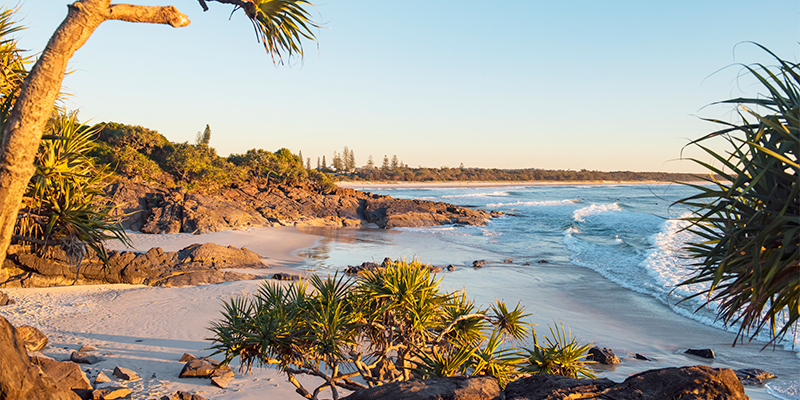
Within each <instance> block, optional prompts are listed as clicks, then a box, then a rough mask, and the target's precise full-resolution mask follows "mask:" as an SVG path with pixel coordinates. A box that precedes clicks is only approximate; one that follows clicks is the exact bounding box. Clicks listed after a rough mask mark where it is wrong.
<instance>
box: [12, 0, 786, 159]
mask: <svg viewBox="0 0 800 400" xmlns="http://www.w3.org/2000/svg"><path fill="white" fill-rule="evenodd" d="M175 1H176V2H175V3H172V4H173V5H175V6H176V7H178V9H180V10H181V11H182V12H183V13H185V14H186V15H187V16H188V17H189V19H190V20H191V21H192V23H191V24H190V25H189V26H188V27H184V28H172V27H169V26H161V25H149V24H133V23H127V22H120V21H107V22H104V23H103V24H102V25H101V26H100V27H99V28H98V29H97V30H96V31H95V32H94V34H93V35H92V37H91V38H90V39H89V40H88V41H87V43H86V44H85V45H84V46H83V47H82V48H81V49H79V50H78V51H77V52H76V54H75V55H74V56H73V58H72V60H71V62H70V73H69V75H68V76H67V77H66V78H65V80H64V88H63V90H64V91H65V92H67V93H69V97H68V98H67V100H66V101H65V102H64V105H65V106H66V107H67V108H69V109H72V110H79V116H80V118H81V119H82V120H84V121H86V120H88V121H90V122H102V121H114V122H120V123H126V124H132V125H141V126H144V127H147V128H150V129H154V130H157V131H158V132H160V133H161V134H163V135H164V136H166V137H167V138H168V139H169V140H171V141H174V142H183V141H190V142H191V141H194V140H195V136H196V134H197V133H198V132H200V131H202V130H203V129H204V128H205V126H206V124H208V125H209V126H210V128H211V131H212V136H211V142H210V144H211V146H212V147H214V148H216V149H217V151H218V153H219V154H221V155H228V154H230V153H244V152H245V151H247V150H248V149H251V148H263V149H265V150H270V151H275V150H277V149H279V148H282V147H285V148H288V149H290V150H291V151H292V152H294V153H297V152H298V151H302V153H303V155H304V157H310V158H311V159H312V162H311V163H312V166H315V165H316V159H317V157H322V156H323V155H324V156H326V158H327V160H328V162H330V161H331V160H332V157H333V152H334V151H339V152H341V151H342V148H343V147H344V146H348V147H349V148H351V149H352V150H353V152H354V154H355V158H356V163H357V164H358V165H364V164H366V162H367V157H368V156H369V155H372V156H373V157H374V159H375V161H376V163H380V160H382V159H383V156H384V155H388V157H389V158H391V157H392V156H393V155H397V156H398V158H399V159H400V160H401V161H403V162H404V163H405V164H407V165H409V166H411V167H416V166H427V167H441V166H450V167H456V166H459V164H461V163H463V164H464V165H465V166H467V167H483V168H544V169H565V170H566V169H572V170H580V169H589V170H603V171H615V170H632V171H667V172H695V171H700V170H701V169H700V168H699V167H697V166H696V165H695V164H693V163H692V162H690V161H685V160H684V161H679V160H677V159H678V158H679V157H680V156H681V154H682V153H681V151H682V148H683V146H684V145H685V144H686V143H687V142H688V141H689V140H690V139H693V138H697V137H700V136H702V135H704V134H705V133H708V132H710V131H712V130H713V129H714V128H715V126H714V125H713V124H710V123H708V122H705V121H702V120H701V119H700V117H705V118H717V119H723V120H734V119H735V113H734V112H733V111H732V108H731V107H730V106H712V107H705V106H707V105H708V104H710V103H713V102H715V101H719V100H724V99H727V98H731V97H738V96H742V95H749V96H754V95H757V94H758V87H757V85H755V84H754V83H753V82H752V81H751V80H748V79H747V78H745V77H741V75H742V68H741V67H739V66H737V65H736V64H737V63H745V64H750V63H754V62H760V63H765V64H769V63H771V62H773V60H772V59H771V58H770V57H769V56H768V55H767V54H765V53H764V52H763V51H761V50H760V49H758V48H756V46H753V45H751V44H747V43H744V42H747V41H753V42H758V43H760V44H762V45H764V46H766V47H768V48H769V49H771V50H772V51H773V52H775V53H776V54H778V55H779V56H781V57H782V58H784V59H787V60H791V61H795V62H796V61H798V59H800V44H798V41H800V1H797V0H762V1H752V0H749V1H739V0H724V1H722V0H704V1H671V2H666V1H596V0H591V1H590V0H586V1H578V0H564V1H538V0H516V1H515V0H508V1H503V2H500V1H493V2H487V1H480V2H479V1H474V0H462V1H458V2H456V1H451V0H436V1H430V0H427V1H425V0H406V1H387V0H340V1H336V0H319V1H315V2H314V8H313V9H312V11H311V13H312V15H313V16H314V18H315V20H316V21H317V22H318V23H319V24H320V25H321V26H322V27H321V29H319V30H317V31H315V33H316V37H317V41H316V42H305V45H304V48H305V56H304V57H303V59H302V60H297V59H293V60H287V62H285V63H284V65H277V66H276V65H274V64H273V62H272V59H271V57H270V56H268V55H267V54H266V53H265V51H264V49H263V47H262V45H261V44H259V43H258V41H257V39H256V36H255V33H254V31H253V28H252V26H251V25H250V23H249V22H248V20H247V18H246V17H245V15H244V14H243V13H242V12H241V11H237V12H235V13H233V14H232V15H231V10H232V8H231V7H230V6H228V5H224V4H219V3H214V2H209V3H208V4H209V7H210V10H209V11H208V12H203V11H202V9H201V7H200V5H199V4H198V2H197V1H195V0H175ZM130 2H131V3H134V4H142V5H169V4H170V3H168V2H166V1H165V0H164V1H159V0H130ZM69 3H71V1H63V0H46V1H44V0H22V2H21V3H19V8H20V13H19V15H21V22H22V23H23V24H24V25H27V26H28V27H29V28H28V29H26V30H25V31H23V32H22V33H21V34H20V35H19V37H20V46H21V47H22V48H24V49H28V50H30V51H31V54H35V53H37V52H39V51H41V50H42V49H43V48H44V46H45V44H46V43H47V40H48V39H49V37H50V35H51V34H52V33H53V31H54V30H55V29H56V27H57V26H58V25H59V24H60V22H61V21H62V20H63V19H64V17H65V16H66V13H67V4H69ZM719 149H720V150H721V149H723V147H719ZM683 156H684V157H687V156H695V157H701V158H703V156H702V154H700V153H699V152H698V151H696V150H693V149H687V150H684V151H683Z"/></svg>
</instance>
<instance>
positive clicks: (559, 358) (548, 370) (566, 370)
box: [522, 324, 597, 379]
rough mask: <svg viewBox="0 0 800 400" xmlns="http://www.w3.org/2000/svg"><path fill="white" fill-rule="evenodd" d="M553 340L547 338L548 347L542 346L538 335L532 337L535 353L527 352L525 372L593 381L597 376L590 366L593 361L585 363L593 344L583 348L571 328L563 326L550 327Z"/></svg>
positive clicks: (530, 350)
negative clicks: (588, 365)
mask: <svg viewBox="0 0 800 400" xmlns="http://www.w3.org/2000/svg"><path fill="white" fill-rule="evenodd" d="M548 328H549V330H550V336H545V337H544V339H545V342H546V343H545V345H544V346H541V345H539V340H538V338H537V337H536V332H535V331H534V333H533V349H525V350H527V352H528V356H527V357H526V359H525V363H526V364H527V365H525V367H524V368H523V369H522V370H523V371H524V372H528V373H531V374H549V375H561V376H566V377H569V378H580V377H584V378H591V379H595V378H597V376H596V375H595V374H594V373H593V372H592V370H591V369H589V368H588V367H586V365H587V364H589V363H593V362H594V361H588V360H586V356H587V355H588V352H589V349H591V348H592V345H593V344H594V343H588V344H584V345H582V344H581V343H580V341H578V339H577V338H576V337H574V336H572V331H571V330H569V328H564V324H559V325H555V326H549V327H548Z"/></svg>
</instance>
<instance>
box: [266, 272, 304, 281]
mask: <svg viewBox="0 0 800 400" xmlns="http://www.w3.org/2000/svg"><path fill="white" fill-rule="evenodd" d="M272 279H275V280H279V281H299V280H300V275H294V274H288V273H285V272H278V273H277V274H273V275H272Z"/></svg>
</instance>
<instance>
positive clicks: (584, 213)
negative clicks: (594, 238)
mask: <svg viewBox="0 0 800 400" xmlns="http://www.w3.org/2000/svg"><path fill="white" fill-rule="evenodd" d="M610 211H622V207H620V206H619V205H618V204H617V203H611V204H600V205H597V204H592V205H590V206H586V207H583V208H579V209H577V210H575V212H574V213H572V218H573V219H574V220H575V221H576V222H584V221H586V218H587V217H590V216H592V215H597V214H602V213H605V212H610Z"/></svg>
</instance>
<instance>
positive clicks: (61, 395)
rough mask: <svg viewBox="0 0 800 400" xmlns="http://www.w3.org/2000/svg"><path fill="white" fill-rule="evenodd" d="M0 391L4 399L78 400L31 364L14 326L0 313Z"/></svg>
mask: <svg viewBox="0 0 800 400" xmlns="http://www.w3.org/2000/svg"><path fill="white" fill-rule="evenodd" d="M0 366H2V368H0V393H2V397H3V398H5V399H8V400H16V399H47V400H78V399H80V397H79V396H78V395H77V394H75V393H74V392H73V391H72V390H69V389H64V388H62V387H59V386H58V385H56V382H55V381H54V380H53V378H51V377H50V376H49V375H47V374H45V373H44V372H42V370H41V369H40V368H39V367H37V366H35V365H33V364H32V363H31V361H30V358H29V357H28V353H27V351H26V350H25V345H24V343H23V342H22V338H20V337H18V336H17V334H16V329H14V327H13V326H12V325H11V324H10V323H8V321H7V320H6V319H5V318H4V317H2V316H0Z"/></svg>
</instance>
